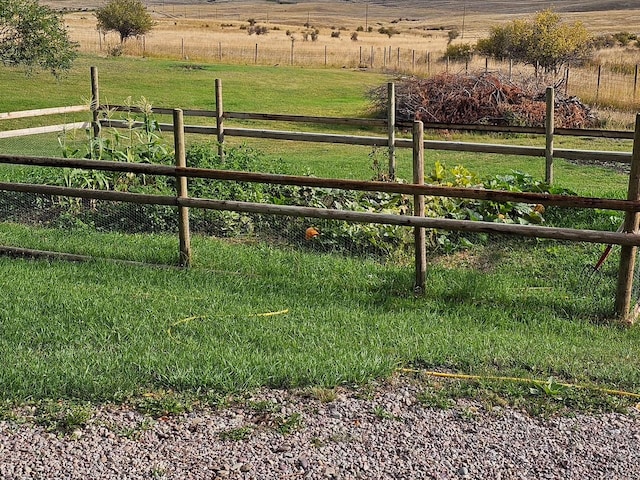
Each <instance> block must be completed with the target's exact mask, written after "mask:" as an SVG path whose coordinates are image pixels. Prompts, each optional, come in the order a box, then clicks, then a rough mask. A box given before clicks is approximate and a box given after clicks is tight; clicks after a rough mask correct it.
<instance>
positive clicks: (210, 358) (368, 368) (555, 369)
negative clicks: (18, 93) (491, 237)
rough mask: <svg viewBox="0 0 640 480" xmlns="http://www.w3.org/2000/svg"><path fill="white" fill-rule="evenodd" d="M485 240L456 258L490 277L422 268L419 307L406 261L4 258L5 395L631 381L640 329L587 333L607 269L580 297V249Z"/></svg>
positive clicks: (230, 254) (231, 253)
mask: <svg viewBox="0 0 640 480" xmlns="http://www.w3.org/2000/svg"><path fill="white" fill-rule="evenodd" d="M21 230H22V235H24V237H25V239H26V237H27V234H28V233H29V232H30V234H31V236H32V237H35V240H34V239H32V240H31V241H30V242H29V240H28V239H26V240H25V241H22V242H20V243H21V244H23V245H24V244H27V245H28V246H33V247H42V246H44V245H47V246H48V247H49V248H51V249H54V250H55V249H56V247H58V248H60V249H64V251H69V246H71V248H70V250H71V251H76V252H84V253H90V254H93V255H101V254H102V255H107V256H109V257H111V258H118V257H120V258H122V257H126V258H130V259H138V260H147V261H149V260H151V259H153V257H156V260H160V261H167V260H170V259H168V258H167V257H170V256H171V255H176V253H175V252H176V251H177V241H176V239H175V238H173V237H164V236H153V235H150V236H144V237H143V236H121V235H115V234H105V235H97V234H93V233H85V234H80V235H77V236H76V235H71V236H70V235H69V234H66V235H65V234H64V233H60V232H59V231H47V230H40V231H39V230H35V231H34V230H33V229H24V227H18V226H12V225H4V226H2V229H1V230H0V238H2V243H6V241H7V239H9V238H15V237H13V235H19V234H20V231H21ZM70 237H75V239H74V240H73V241H68V240H67V239H69V238H70ZM82 245H85V247H84V248H83V247H82ZM498 245H499V247H500V248H499V249H498V250H497V251H476V252H475V253H473V252H472V253H470V254H469V256H468V257H466V258H467V259H473V258H481V257H482V258H483V259H484V260H483V261H484V262H485V263H486V265H487V266H486V268H487V269H489V273H487V272H486V271H485V272H482V271H479V270H478V269H476V268H474V267H473V266H471V263H472V262H471V263H465V262H455V261H454V260H451V259H450V260H446V258H445V259H436V258H432V264H431V266H430V268H429V273H428V279H427V285H428V287H427V292H426V294H425V295H424V296H419V297H415V296H414V295H413V294H412V292H411V285H412V281H413V280H412V275H413V273H412V268H411V267H410V266H409V265H396V266H394V265H383V264H381V263H379V262H375V261H371V260H366V259H363V258H348V257H344V256H340V255H335V254H329V253H325V254H318V253H311V252H305V251H300V250H293V249H290V248H278V247H274V246H269V245H267V244H262V243H245V244H239V243H237V242H226V241H222V240H213V239H209V238H204V237H200V236H197V237H195V239H194V255H195V261H194V267H193V268H192V269H190V270H179V269H175V268H170V267H153V266H136V267H131V266H128V265H123V264H118V263H113V262H110V261H101V260H96V261H94V262H88V263H68V262H61V261H35V260H20V259H12V258H1V259H0V272H1V275H0V287H1V288H0V297H1V300H2V302H0V305H1V306H0V317H1V319H2V322H1V323H0V325H1V327H0V332H1V335H0V351H1V352H2V358H3V362H2V364H1V365H0V389H1V391H2V392H3V396H4V397H5V398H9V399H14V400H24V399H27V398H31V399H39V398H59V397H63V398H73V399H84V400H94V401H100V400H113V399H117V398H123V397H126V396H129V395H136V394H140V393H141V392H143V391H146V390H161V389H170V390H174V391H192V392H193V391H208V390H213V391H218V392H229V391H242V390H245V389H247V388H253V387H258V386H260V385H269V386H278V387H295V386H307V385H321V386H327V387H332V386H335V385H344V384H361V383H363V382H366V381H368V380H371V379H373V378H376V377H384V376H388V375H390V374H391V373H392V372H393V371H394V369H396V368H397V367H402V366H411V365H420V366H423V367H424V366H427V367H429V368H447V369H452V370H454V371H463V372H468V373H474V374H503V375H519V376H524V377H526V378H538V379H546V378H548V377H549V376H554V377H555V378H559V379H565V380H571V381H575V382H581V383H588V384H595V385H601V386H608V387H616V388H626V389H635V388H636V386H637V384H638V382H640V373H639V372H640V370H639V369H638V368H637V367H638V364H637V359H635V356H634V352H635V351H636V346H637V343H638V341H639V340H640V338H639V335H640V334H639V332H638V329H618V328H614V327H611V326H608V325H606V324H601V323H600V321H601V320H602V319H603V318H604V316H605V315H606V314H605V312H606V311H609V310H610V307H611V302H612V298H613V297H612V293H613V289H612V286H613V278H614V276H615V264H614V263H612V264H610V265H609V266H608V268H607V270H606V272H604V274H603V278H602V279H600V280H599V281H598V282H597V284H596V287H595V288H593V289H592V290H589V291H585V289H580V288H579V287H580V285H579V284H580V281H581V278H580V273H579V272H580V268H581V266H582V265H583V262H584V264H586V263H587V262H589V261H590V260H592V257H591V254H592V253H594V252H593V249H589V248H584V246H583V247H582V249H581V250H580V251H578V252H576V248H575V247H568V246H566V245H557V244H555V243H553V242H534V241H528V242H524V245H523V242H518V243H516V244H514V243H513V242H511V243H508V242H504V243H502V244H498ZM612 269H613V270H612ZM567 271H571V272H572V274H573V275H565V274H566V273H567ZM523 272H527V275H523ZM560 272H564V273H565V274H560Z"/></svg>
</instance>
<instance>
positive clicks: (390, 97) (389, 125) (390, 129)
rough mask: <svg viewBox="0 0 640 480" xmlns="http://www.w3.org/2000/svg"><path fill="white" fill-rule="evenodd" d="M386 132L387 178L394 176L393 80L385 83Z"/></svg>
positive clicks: (394, 94)
mask: <svg viewBox="0 0 640 480" xmlns="http://www.w3.org/2000/svg"><path fill="white" fill-rule="evenodd" d="M387 132H388V138H389V140H388V143H387V145H388V147H389V178H391V179H392V180H394V179H395V178H396V90H395V85H394V83H393V82H389V83H387Z"/></svg>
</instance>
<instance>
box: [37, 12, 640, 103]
mask: <svg viewBox="0 0 640 480" xmlns="http://www.w3.org/2000/svg"><path fill="white" fill-rule="evenodd" d="M46 3H48V4H50V5H51V6H52V7H54V8H57V9H61V10H63V11H64V12H65V21H66V23H67V26H68V28H69V31H70V33H71V36H72V38H73V39H74V40H76V41H78V42H79V43H80V45H81V50H82V51H84V52H88V53H92V54H99V55H108V54H109V52H110V51H113V49H114V48H116V49H117V48H118V46H119V37H118V36H117V35H116V34H113V33H109V34H107V35H100V34H99V32H97V30H96V28H95V24H96V21H95V16H94V15H93V10H95V8H96V6H95V3H93V2H89V1H86V0H50V1H48V2H46ZM144 3H145V4H146V5H147V7H148V9H149V10H150V11H151V13H152V15H153V17H154V19H155V20H156V22H157V25H156V27H155V28H154V29H153V31H152V32H150V33H149V34H148V35H146V36H145V37H144V38H138V39H130V40H129V41H128V42H127V43H126V45H125V49H124V52H123V53H124V54H127V55H132V56H145V57H169V58H176V59H182V60H189V61H191V62H204V63H213V62H223V63H240V64H260V65H297V66H322V65H324V66H327V67H332V68H367V69H375V70H377V71H380V70H382V71H387V72H398V73H403V74H404V73H414V74H433V73H437V72H442V71H445V70H446V71H452V72H460V71H461V70H472V71H473V70H480V69H484V68H489V69H491V70H494V71H500V72H503V73H504V72H506V71H507V70H508V71H509V74H510V73H511V66H510V65H506V64H497V63H496V62H494V61H493V60H491V61H490V62H489V61H486V60H485V59H482V58H476V59H475V60H474V61H473V62H471V63H470V64H466V65H460V64H452V65H449V64H448V63H446V62H445V59H444V55H443V54H444V51H445V49H446V47H447V44H448V42H449V32H450V31H451V30H453V29H457V31H458V32H459V36H458V37H457V38H456V39H454V40H453V42H454V43H470V44H472V45H473V44H475V43H476V41H477V40H478V38H482V37H486V36H487V35H488V33H489V28H490V27H491V26H492V25H496V24H501V23H504V22H508V21H511V20H513V19H515V18H523V17H527V16H530V15H531V14H532V13H534V12H536V11H539V10H541V9H544V8H548V7H549V2H548V1H547V0H533V1H530V2H512V1H505V0H488V1H481V0H466V1H459V0H432V1H429V2H425V1H422V0H398V1H393V2H390V1H383V0H369V1H364V0H362V1H358V0H353V1H344V0H298V1H294V0H281V2H276V1H268V0H215V1H206V0H202V1H195V0H172V1H162V0H146V1H145V2H144ZM553 8H554V10H556V11H557V12H559V13H561V15H562V18H563V20H565V21H568V22H573V21H581V22H583V23H584V24H585V26H586V27H587V28H588V29H589V30H590V31H591V32H592V33H593V34H596V35H598V34H602V33H615V32H620V31H629V32H634V33H640V5H638V4H637V2H635V1H633V2H632V1H624V0H618V1H607V0H604V1H596V0H586V1H576V0H557V1H556V2H554V4H553ZM249 19H252V20H253V21H255V24H256V25H258V26H262V27H266V28H267V29H268V33H267V34H263V35H256V34H252V35H250V34H249V30H248V27H249V22H248V20H249ZM381 27H384V28H387V29H389V28H391V29H394V30H395V31H396V32H397V33H396V34H393V35H392V36H388V35H385V34H382V33H379V32H378V30H379V29H380V28H381ZM312 33H315V34H316V35H317V36H316V38H315V40H313V37H312V35H311V34H312ZM485 62H487V63H485ZM596 62H597V63H599V64H601V65H604V66H605V67H609V66H611V72H604V74H605V76H604V77H603V78H602V79H601V82H600V85H599V86H598V87H597V88H598V89H599V92H598V93H597V94H595V95H594V92H595V89H596V85H597V79H596V76H597V67H596V68H595V70H593V69H592V70H593V71H586V72H580V73H578V72H576V75H575V76H574V78H573V79H572V80H571V82H570V85H571V90H572V91H571V92H570V93H572V94H575V95H579V96H582V97H584V98H586V99H587V101H593V100H597V101H598V102H605V103H608V104H609V105H611V106H614V103H621V102H620V100H621V99H622V100H623V103H624V102H627V99H629V100H631V99H632V102H631V104H627V105H626V107H625V108H628V109H632V108H635V107H636V106H637V105H638V102H639V101H640V98H639V97H640V96H639V95H636V94H634V93H635V92H634V90H633V89H634V88H637V87H634V78H633V76H631V77H629V75H632V73H633V66H634V65H636V64H639V63H640V49H638V48H637V47H629V48H618V49H611V50H606V51H602V52H599V53H598V55H597V56H596ZM445 63H446V64H445ZM621 65H622V67H621ZM514 69H515V73H516V74H522V75H524V76H530V75H531V71H530V70H531V69H530V68H528V69H527V67H522V66H518V65H516V66H515V67H514ZM627 103H628V102H627ZM616 106H617V105H616Z"/></svg>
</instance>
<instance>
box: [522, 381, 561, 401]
mask: <svg viewBox="0 0 640 480" xmlns="http://www.w3.org/2000/svg"><path fill="white" fill-rule="evenodd" d="M566 390H567V387H565V386H564V385H562V384H560V383H558V382H556V381H555V380H554V378H553V377H549V379H548V380H547V381H546V382H544V383H536V384H535V386H534V387H531V388H529V393H531V395H546V396H548V397H551V398H553V399H554V400H562V399H563V394H564V392H565V391H566Z"/></svg>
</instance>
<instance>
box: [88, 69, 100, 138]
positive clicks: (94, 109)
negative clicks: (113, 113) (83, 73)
mask: <svg viewBox="0 0 640 480" xmlns="http://www.w3.org/2000/svg"><path fill="white" fill-rule="evenodd" d="M89 108H90V109H91V126H92V128H93V138H98V137H99V136H100V119H99V115H100V112H99V109H100V85H99V83H98V67H91V106H90V107H89Z"/></svg>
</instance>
